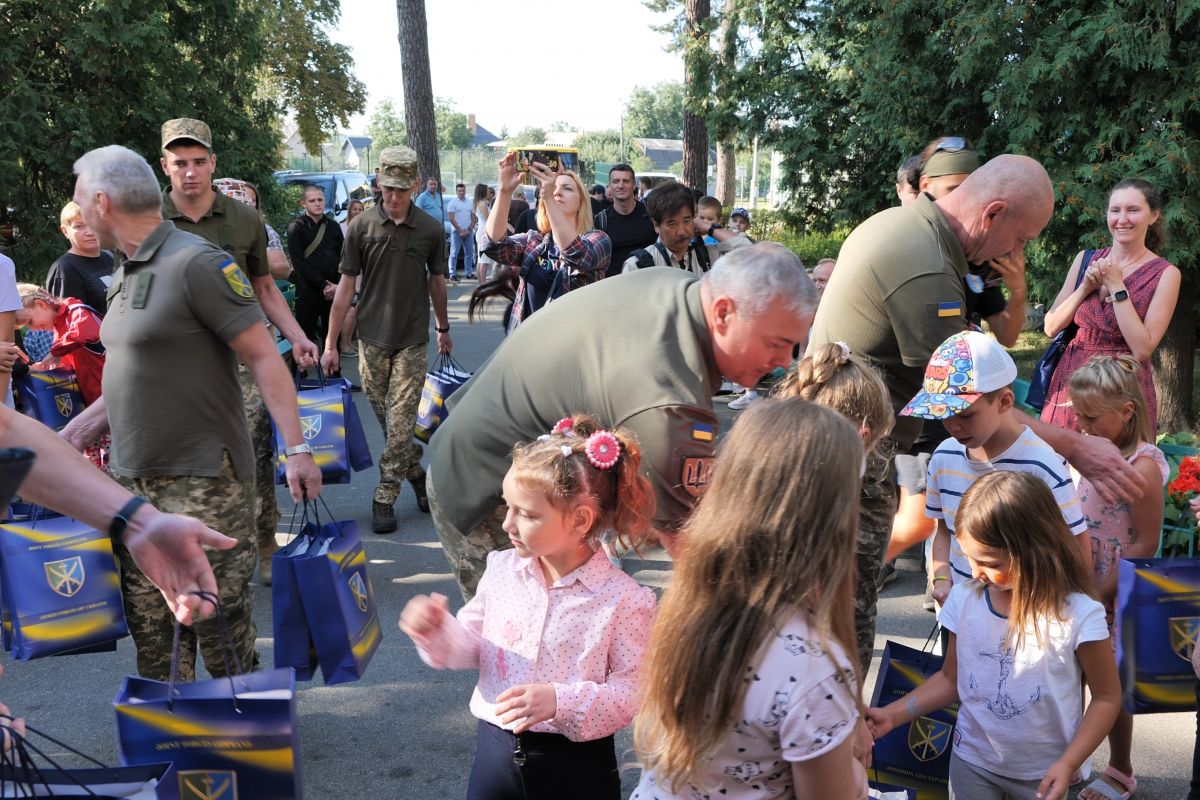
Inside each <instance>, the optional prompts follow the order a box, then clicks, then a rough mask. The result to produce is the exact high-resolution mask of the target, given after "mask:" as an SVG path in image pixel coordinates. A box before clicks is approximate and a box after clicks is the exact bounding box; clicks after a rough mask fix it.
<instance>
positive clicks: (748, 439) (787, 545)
mask: <svg viewBox="0 0 1200 800" xmlns="http://www.w3.org/2000/svg"><path fill="white" fill-rule="evenodd" d="M863 458H864V457H863V447H862V440H861V438H860V436H859V433H858V431H857V430H856V429H855V426H854V425H852V424H851V423H849V422H848V421H847V420H846V419H845V418H844V417H842V416H840V415H839V414H838V413H837V412H835V411H832V410H830V409H828V408H824V407H821V406H818V405H815V404H813V403H809V402H807V401H805V400H800V399H798V398H792V399H786V400H763V401H760V402H758V403H755V404H754V405H753V406H751V407H750V408H749V409H747V411H746V412H745V413H744V414H743V415H742V417H741V419H739V420H738V424H737V425H736V426H735V427H734V428H733V430H732V431H731V432H730V434H729V436H728V437H727V438H726V440H725V442H724V444H723V445H722V447H721V450H720V452H719V455H718V457H717V461H716V466H715V467H714V473H713V478H712V482H711V483H710V485H709V488H708V491H707V492H706V493H705V495H704V497H703V498H702V499H701V500H700V503H699V505H698V506H697V507H696V510H695V512H694V514H693V516H692V518H691V520H690V521H689V522H688V524H687V527H686V529H685V531H684V533H683V535H682V536H681V537H680V538H681V539H682V540H683V542H684V544H683V553H682V555H681V558H680V559H679V560H678V561H677V562H676V566H675V575H674V577H673V579H672V582H671V585H670V587H669V588H668V589H667V591H666V594H665V595H664V599H663V603H662V608H661V610H660V612H659V617H658V620H657V622H656V623H655V626H654V636H653V639H652V641H651V647H650V659H649V662H648V663H647V667H646V673H645V676H644V682H643V683H644V696H643V699H642V707H641V710H640V711H639V712H638V716H637V720H636V723H635V729H634V742H635V746H636V747H637V751H638V755H639V756H640V758H641V760H642V763H643V768H644V771H643V773H642V779H641V783H640V784H639V785H638V788H637V790H636V791H635V792H634V793H633V795H632V798H631V800H633V798H637V799H638V800H647V799H648V798H652V797H653V798H668V797H684V798H691V797H696V796H700V795H702V794H707V793H712V792H721V793H722V794H721V796H722V797H730V798H751V797H753V798H767V797H770V798H779V799H780V800H786V798H792V797H821V798H830V799H831V800H845V799H846V798H865V797H866V786H867V783H866V774H865V772H864V770H863V768H862V766H861V765H860V764H859V763H858V762H857V761H855V759H854V753H853V748H854V742H855V738H856V737H855V736H854V734H855V731H856V729H857V728H858V725H859V706H860V702H859V685H860V684H859V675H858V672H857V668H856V666H855V665H856V661H857V659H855V658H854V657H853V655H852V654H853V653H855V643H854V626H853V607H854V604H853V583H854V561H855V559H854V548H855V544H854V539H855V534H856V531H857V527H858V503H857V497H858V487H859V481H860V480H861V478H862V473H863V466H864V460H863ZM712 796H714V797H715V796H716V795H715V794H713V795H712Z"/></svg>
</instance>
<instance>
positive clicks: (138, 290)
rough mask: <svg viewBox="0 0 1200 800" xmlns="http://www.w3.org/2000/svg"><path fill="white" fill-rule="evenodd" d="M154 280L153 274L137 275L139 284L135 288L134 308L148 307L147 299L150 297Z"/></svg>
mask: <svg viewBox="0 0 1200 800" xmlns="http://www.w3.org/2000/svg"><path fill="white" fill-rule="evenodd" d="M153 280H154V276H153V275H148V274H143V275H138V276H137V286H135V287H134V289H133V307H134V308H145V307H146V300H147V299H148V298H149V297H150V283H151V282H152V281H153Z"/></svg>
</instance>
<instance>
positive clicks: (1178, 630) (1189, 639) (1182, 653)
mask: <svg viewBox="0 0 1200 800" xmlns="http://www.w3.org/2000/svg"><path fill="white" fill-rule="evenodd" d="M1167 624H1168V625H1169V626H1170V636H1171V649H1172V650H1174V651H1175V655H1177V656H1179V657H1180V658H1182V659H1183V660H1184V661H1187V662H1188V663H1191V661H1192V651H1193V650H1194V649H1195V647H1196V634H1197V633H1200V617H1170V618H1169V619H1168V622H1167Z"/></svg>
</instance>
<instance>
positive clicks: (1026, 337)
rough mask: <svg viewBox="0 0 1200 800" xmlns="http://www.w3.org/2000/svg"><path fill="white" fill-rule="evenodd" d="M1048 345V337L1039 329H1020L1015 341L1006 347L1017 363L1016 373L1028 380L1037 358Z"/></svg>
mask: <svg viewBox="0 0 1200 800" xmlns="http://www.w3.org/2000/svg"><path fill="white" fill-rule="evenodd" d="M1049 345H1050V337H1049V336H1047V335H1046V334H1044V333H1042V332H1041V331H1022V332H1021V335H1020V336H1018V337H1017V343H1016V344H1015V345H1013V346H1012V347H1010V348H1008V354H1009V355H1010V356H1012V359H1013V361H1015V362H1016V363H1017V375H1019V376H1020V377H1022V378H1024V379H1026V380H1029V376H1030V375H1032V374H1033V367H1034V365H1035V364H1037V360H1038V359H1039V358H1041V357H1042V353H1044V352H1046V348H1047V347H1049Z"/></svg>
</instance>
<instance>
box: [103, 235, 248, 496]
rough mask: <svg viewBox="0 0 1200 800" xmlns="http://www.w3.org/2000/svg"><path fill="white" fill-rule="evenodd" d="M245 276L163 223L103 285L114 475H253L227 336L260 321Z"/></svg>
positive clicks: (225, 257) (222, 255)
mask: <svg viewBox="0 0 1200 800" xmlns="http://www.w3.org/2000/svg"><path fill="white" fill-rule="evenodd" d="M262 319H263V316H262V310H261V309H260V308H259V306H258V301H257V300H255V299H254V292H253V290H252V289H251V288H250V281H249V279H247V278H246V276H245V274H244V273H243V272H242V270H241V269H240V268H239V267H238V265H237V264H236V263H235V262H234V261H233V258H232V257H231V256H230V255H229V254H228V253H226V252H225V251H223V250H220V249H218V248H217V247H215V246H214V245H213V244H211V243H209V242H208V241H206V240H204V239H201V238H200V237H198V236H195V235H193V234H190V233H185V232H183V231H180V230H178V229H177V228H176V227H175V225H174V224H173V223H171V222H169V221H164V222H163V223H162V224H160V225H159V226H158V227H157V228H155V229H154V231H153V232H152V233H151V234H150V235H149V236H148V237H146V240H145V241H143V242H142V244H141V246H140V247H138V249H137V252H136V253H134V254H133V255H132V256H130V257H129V258H127V259H126V260H125V263H124V264H122V266H121V269H119V270H118V271H117V273H116V274H115V275H114V276H113V282H112V285H111V286H110V287H109V290H108V314H106V315H105V317H104V324H103V325H102V326H101V328H100V339H101V341H102V342H103V343H104V347H105V353H106V361H105V364H104V380H103V385H104V399H105V403H106V405H107V407H108V420H109V424H110V426H111V428H112V452H111V458H110V466H111V468H112V471H113V472H115V473H116V474H118V475H123V476H126V477H131V478H141V477H148V476H156V475H197V476H204V477H212V476H215V475H218V474H220V471H221V452H222V451H223V450H228V451H229V455H230V459H231V460H232V462H233V468H234V471H235V472H236V474H237V476H238V479H239V480H250V479H251V478H252V477H253V475H254V452H253V448H252V447H251V445H250V434H249V431H248V430H247V428H246V415H245V413H244V412H243V410H242V392H241V388H240V387H239V385H238V375H237V358H236V357H235V355H234V352H233V350H232V349H230V347H229V345H228V342H229V341H231V340H232V339H234V338H236V337H237V336H238V335H239V334H241V333H242V332H244V331H245V330H247V329H248V328H249V327H250V326H251V325H254V324H261V322H262Z"/></svg>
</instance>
